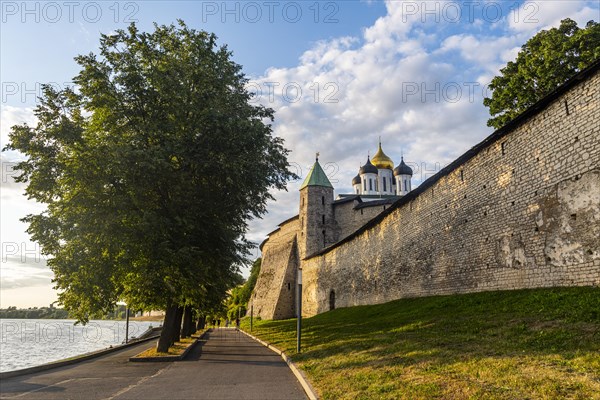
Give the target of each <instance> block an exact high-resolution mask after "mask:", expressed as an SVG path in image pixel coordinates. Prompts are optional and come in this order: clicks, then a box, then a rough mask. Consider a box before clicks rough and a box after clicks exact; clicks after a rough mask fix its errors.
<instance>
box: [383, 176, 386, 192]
mask: <svg viewBox="0 0 600 400" xmlns="http://www.w3.org/2000/svg"><path fill="white" fill-rule="evenodd" d="M383 191H384V192H387V186H386V179H385V178H383Z"/></svg>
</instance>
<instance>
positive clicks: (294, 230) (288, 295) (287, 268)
mask: <svg viewBox="0 0 600 400" xmlns="http://www.w3.org/2000/svg"><path fill="white" fill-rule="evenodd" d="M299 232H300V221H299V219H298V217H297V216H296V217H293V218H290V219H289V220H287V221H284V222H282V223H281V224H280V225H279V228H278V229H277V230H275V231H273V232H271V234H269V239H268V240H267V241H265V242H264V244H263V246H262V249H261V250H262V262H261V267H260V274H259V276H258V279H257V281H256V286H255V287H254V291H253V292H252V298H251V304H253V306H254V310H253V311H254V315H256V316H258V317H261V318H267V319H282V318H290V317H292V316H294V315H296V312H295V310H294V307H295V302H294V299H295V296H296V270H297V269H298V266H299V262H300V258H299V256H298V245H297V241H296V235H297V234H299Z"/></svg>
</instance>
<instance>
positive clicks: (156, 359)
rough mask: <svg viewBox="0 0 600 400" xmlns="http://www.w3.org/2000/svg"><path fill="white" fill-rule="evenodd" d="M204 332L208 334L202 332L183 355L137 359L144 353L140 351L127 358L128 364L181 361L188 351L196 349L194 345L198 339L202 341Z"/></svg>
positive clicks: (198, 341)
mask: <svg viewBox="0 0 600 400" xmlns="http://www.w3.org/2000/svg"><path fill="white" fill-rule="evenodd" d="M206 332H208V330H206V331H204V332H202V334H200V336H198V337H197V338H196V340H195V341H194V342H193V343H192V344H190V345H189V346H188V347H187V348H186V349H185V350H184V351H183V353H181V354H180V355H178V356H156V357H138V355H140V354H142V353H143V352H144V351H146V350H144V351H142V352H141V353H139V354H136V355H135V356H133V357H129V362H169V361H181V360H183V359H184V358H185V357H186V356H187V355H188V353H189V352H190V351H192V349H193V348H194V347H196V345H197V344H198V343H200V339H202V338H203V337H204V335H205V334H206Z"/></svg>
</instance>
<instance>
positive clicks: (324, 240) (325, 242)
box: [323, 231, 327, 247]
mask: <svg viewBox="0 0 600 400" xmlns="http://www.w3.org/2000/svg"><path fill="white" fill-rule="evenodd" d="M325 246H327V240H326V236H325V231H323V247H325Z"/></svg>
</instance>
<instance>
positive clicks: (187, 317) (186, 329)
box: [181, 306, 194, 337]
mask: <svg viewBox="0 0 600 400" xmlns="http://www.w3.org/2000/svg"><path fill="white" fill-rule="evenodd" d="M193 324H194V321H192V307H190V306H185V308H184V309H183V327H182V328H181V336H182V337H190V336H192V333H193V332H192V325H193Z"/></svg>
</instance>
